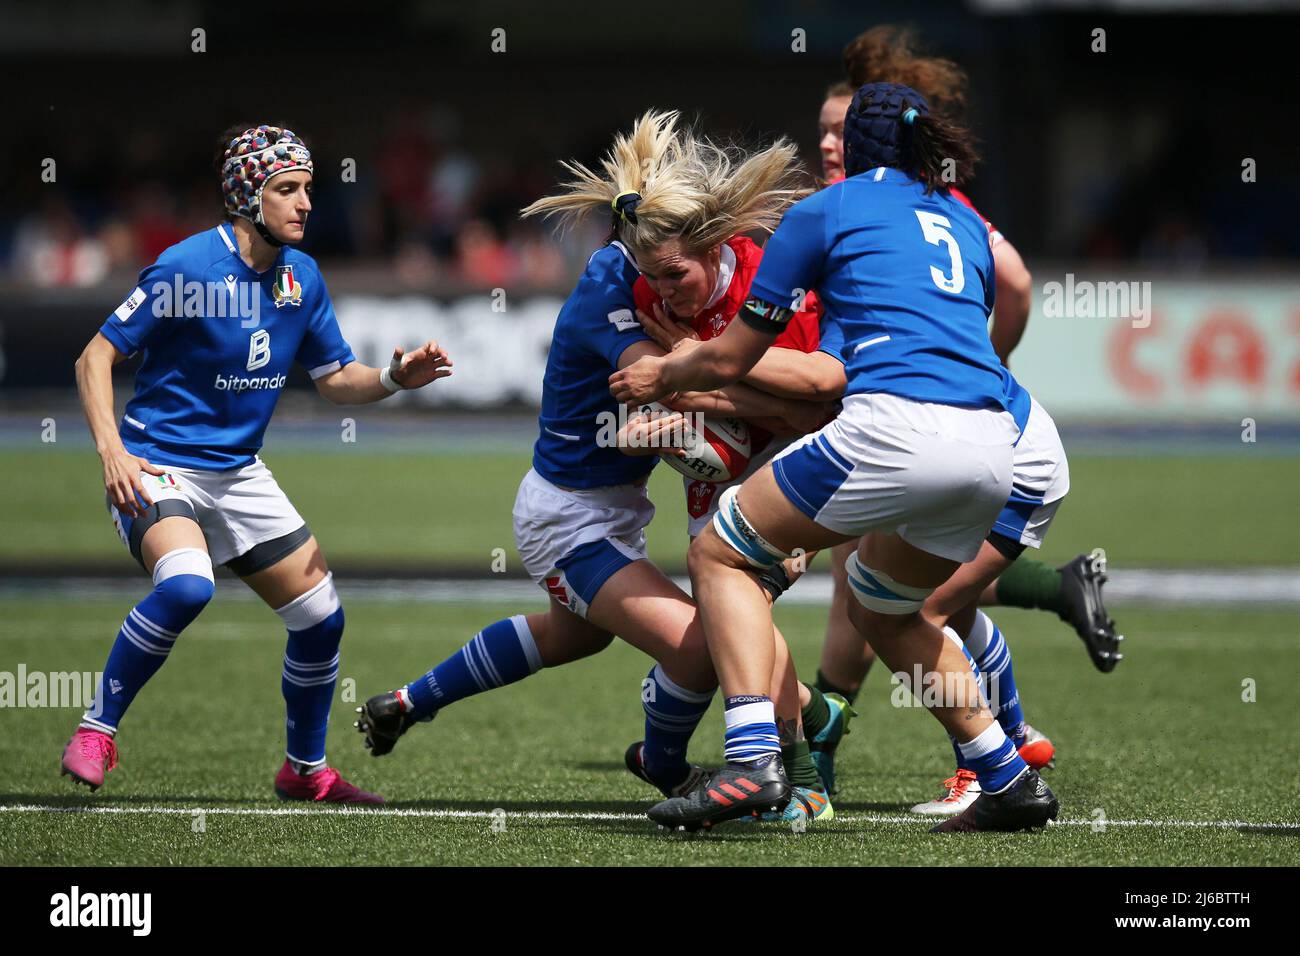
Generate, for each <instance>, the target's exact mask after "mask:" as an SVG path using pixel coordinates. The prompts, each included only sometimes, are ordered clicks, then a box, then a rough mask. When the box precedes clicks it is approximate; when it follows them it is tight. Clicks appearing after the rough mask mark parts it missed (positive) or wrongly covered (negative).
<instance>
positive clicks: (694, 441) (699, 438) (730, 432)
mask: <svg viewBox="0 0 1300 956" xmlns="http://www.w3.org/2000/svg"><path fill="white" fill-rule="evenodd" d="M640 410H641V413H642V414H643V415H667V414H672V409H671V408H668V407H667V406H665V405H661V404H659V403H658V402H648V403H646V404H644V405H642V406H641V409H640ZM682 414H683V415H684V416H685V418H686V443H685V445H684V446H683V448H684V450H685V451H686V457H685V458H678V457H677V456H676V455H660V457H661V458H663V460H664V461H666V462H668V464H669V465H671V466H672V467H673V468H675V469H677V470H678V471H680V472H681V473H682V474H683V475H685V476H686V477H687V478H693V479H694V480H696V481H707V482H710V483H711V484H721V483H723V482H728V481H731V480H733V479H735V478H739V477H740V476H741V475H742V474H744V471H745V469H746V468H748V467H749V458H750V455H751V453H752V448H751V445H750V439H749V426H748V425H746V424H745V423H744V422H743V421H741V420H740V419H739V418H724V417H722V416H718V417H716V418H705V416H704V415H702V414H701V413H699V412H683V413H682Z"/></svg>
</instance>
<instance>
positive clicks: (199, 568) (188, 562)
mask: <svg viewBox="0 0 1300 956" xmlns="http://www.w3.org/2000/svg"><path fill="white" fill-rule="evenodd" d="M178 574H194V575H197V576H198V577H201V578H207V579H208V580H209V581H212V582H213V583H214V584H215V583H216V581H215V579H214V578H213V577H212V558H211V557H209V556H208V552H206V551H204V550H203V549H202V548H177V549H176V550H175V551H168V552H167V553H166V554H164V555H163V556H162V557H161V558H159V559H158V560H157V561H156V562H155V563H154V566H153V583H154V584H162V583H163V582H164V581H166V580H167V579H168V578H174V577H176V575H178Z"/></svg>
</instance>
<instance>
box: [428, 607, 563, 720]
mask: <svg viewBox="0 0 1300 956" xmlns="http://www.w3.org/2000/svg"><path fill="white" fill-rule="evenodd" d="M541 666H542V657H541V654H540V653H539V652H538V650H537V644H536V643H535V642H534V641H533V632H532V631H531V630H530V629H529V627H528V620H527V619H526V618H525V617H524V616H523V615H522V614H517V615H515V616H514V617H510V618H506V619H505V620H504V621H497V622H496V623H495V624H492V625H489V626H488V627H485V628H483V630H481V631H479V632H478V633H477V634H475V635H474V639H473V640H472V641H470V642H469V643H468V644H466V645H465V646H464V647H462V648H461V649H460V650H458V651H457V652H456V653H455V654H453V655H451V657H449V658H447V659H446V660H445V661H443V662H442V663H441V664H439V665H438V666H437V667H435V668H434V669H433V670H431V671H429V673H427V674H425V675H424V676H423V677H421V678H420V679H419V680H414V681H411V683H409V684H407V685H406V687H405V688H404V690H405V691H406V694H405V695H404V696H405V697H406V699H407V701H408V702H409V704H410V709H409V710H408V713H410V714H412V715H413V716H415V717H416V718H424V717H428V716H430V715H431V714H433V713H435V712H437V711H438V710H441V709H442V708H443V707H446V706H447V705H448V704H452V703H455V702H456V701H458V700H462V699H464V698H466V697H470V696H473V695H474V694H478V693H481V692H483V691H485V690H492V689H493V688H495V687H504V686H505V685H506V684H513V683H514V682H515V681H519V680H523V679H524V678H525V677H527V676H528V675H529V674H535V673H536V672H537V671H538V670H540V669H541Z"/></svg>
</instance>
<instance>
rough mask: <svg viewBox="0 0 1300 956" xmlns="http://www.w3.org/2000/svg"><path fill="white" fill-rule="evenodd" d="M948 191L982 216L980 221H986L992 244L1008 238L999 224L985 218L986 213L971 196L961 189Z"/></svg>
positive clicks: (985, 225)
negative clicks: (999, 227)
mask: <svg viewBox="0 0 1300 956" xmlns="http://www.w3.org/2000/svg"><path fill="white" fill-rule="evenodd" d="M948 192H950V193H952V198H953V199H955V200H957V201H958V202H959V203H961V204H962V205H963V206H965V207H966V208H967V209H969V210H970V211H971V212H973V213H974V214H975V215H977V216H979V217H980V221H981V222H982V223H984V228H986V229H987V230H988V231H989V245H990V246H996V245H997V244H998V243H999V242H1001V241H1002V240H1003V239H1005V238H1006V237H1005V236H1003V235H1002V233H1001V232H999V231H998V227H997V226H995V225H993V223H992V222H990V221H989V220H987V219H985V218H984V213H982V212H980V211H979V210H978V209H976V208H975V204H974V203H973V202H971V201H970V197H969V196H967V195H966V194H965V193H964V192H962V191H961V190H960V189H949V190H948Z"/></svg>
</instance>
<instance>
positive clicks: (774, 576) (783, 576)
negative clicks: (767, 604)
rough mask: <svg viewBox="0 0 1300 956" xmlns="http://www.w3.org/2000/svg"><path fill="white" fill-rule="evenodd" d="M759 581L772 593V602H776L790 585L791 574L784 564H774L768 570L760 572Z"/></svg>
mask: <svg viewBox="0 0 1300 956" xmlns="http://www.w3.org/2000/svg"><path fill="white" fill-rule="evenodd" d="M758 583H759V584H761V585H762V586H763V590H764V591H766V592H767V593H768V594H770V595H772V603H773V604H775V603H776V599H777V598H779V597H780V596H781V595H782V594H784V593H785V591H786V588H788V587H789V586H790V575H789V574H787V573H786V570H785V565H784V564H774V565H772V566H771V567H770V568H768V569H767V570H766V571H760V572H759V574H758Z"/></svg>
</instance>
